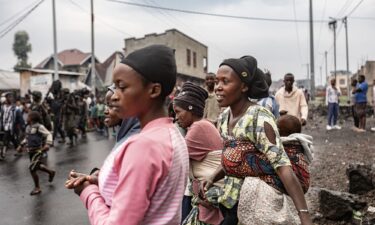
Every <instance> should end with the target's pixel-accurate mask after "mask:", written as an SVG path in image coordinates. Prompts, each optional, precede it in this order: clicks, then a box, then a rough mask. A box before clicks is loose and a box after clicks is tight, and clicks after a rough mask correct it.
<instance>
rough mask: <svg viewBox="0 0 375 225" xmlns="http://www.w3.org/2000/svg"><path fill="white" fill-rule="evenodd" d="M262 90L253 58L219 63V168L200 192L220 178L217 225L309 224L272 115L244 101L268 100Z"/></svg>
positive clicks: (246, 57)
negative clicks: (220, 215)
mask: <svg viewBox="0 0 375 225" xmlns="http://www.w3.org/2000/svg"><path fill="white" fill-rule="evenodd" d="M267 90H268V86H267V84H266V82H265V80H264V76H263V72H262V71H261V70H259V69H258V68H257V60H256V59H255V58H254V57H251V56H244V57H242V58H239V59H226V60H224V61H223V63H221V65H220V67H219V69H218V72H217V77H216V86H215V93H216V95H217V99H218V102H219V105H220V106H221V107H228V108H227V109H226V110H225V111H224V112H223V113H222V114H221V115H220V118H219V120H218V128H219V132H220V134H221V137H222V138H223V139H224V150H223V154H222V165H221V167H219V168H218V169H217V170H216V171H215V173H213V174H212V175H211V176H210V177H208V178H207V180H206V183H205V185H204V186H202V187H201V191H202V192H204V191H206V190H207V188H208V187H210V186H211V184H212V183H213V182H215V181H217V180H218V179H221V178H223V177H224V176H225V180H224V183H225V184H224V192H223V193H224V194H223V195H222V196H221V197H220V198H219V202H220V204H221V205H223V206H225V207H222V208H221V210H222V212H223V214H224V217H225V220H224V221H223V223H222V224H237V223H238V222H239V223H241V224H255V225H257V224H299V223H300V222H301V223H302V224H303V225H306V224H312V222H311V219H310V216H309V213H308V209H307V205H306V201H305V198H304V192H303V190H302V188H301V184H300V183H299V180H298V179H297V177H296V176H295V174H294V172H293V170H292V167H291V162H290V160H289V158H288V155H287V154H286V152H285V151H284V148H283V146H282V143H281V141H280V135H279V132H278V130H277V126H276V122H275V119H274V117H273V115H272V114H271V112H270V111H269V110H266V109H265V108H263V107H261V106H259V105H257V104H256V103H253V102H251V101H250V100H249V98H250V99H260V98H264V97H267V96H268V91H267ZM289 197H290V198H291V200H292V201H293V203H294V206H295V207H293V206H291V204H290V203H289V199H290V198H289ZM288 203H289V204H288ZM293 203H292V205H293ZM237 211H238V212H237ZM297 213H298V216H299V219H298V217H297V216H296V214H297ZM294 215H295V216H294ZM237 216H238V220H239V221H238V220H237V218H236V217H237Z"/></svg>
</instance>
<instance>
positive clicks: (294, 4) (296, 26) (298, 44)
mask: <svg viewBox="0 0 375 225" xmlns="http://www.w3.org/2000/svg"><path fill="white" fill-rule="evenodd" d="M293 15H294V20H295V21H296V20H297V13H296V0H293ZM294 24H295V28H296V29H295V30H296V35H297V48H298V55H299V60H300V64H302V61H303V59H302V50H301V42H300V37H299V29H298V23H297V22H295V23H294ZM301 60H302V61H301Z"/></svg>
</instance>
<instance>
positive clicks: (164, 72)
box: [121, 45, 177, 97]
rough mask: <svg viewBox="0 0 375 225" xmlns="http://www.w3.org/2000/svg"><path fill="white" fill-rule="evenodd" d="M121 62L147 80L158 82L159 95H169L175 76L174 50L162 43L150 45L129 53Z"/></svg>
mask: <svg viewBox="0 0 375 225" xmlns="http://www.w3.org/2000/svg"><path fill="white" fill-rule="evenodd" d="M121 63H123V64H126V65H128V66H130V67H131V68H133V69H134V70H135V71H137V72H138V73H139V74H140V75H141V76H143V77H144V78H145V79H146V80H147V81H150V82H152V83H160V84H161V86H162V93H161V96H163V97H166V96H167V95H169V94H170V93H171V92H172V90H173V88H174V86H175V84H176V76H177V68H176V60H175V57H174V50H173V49H171V48H169V47H167V46H164V45H151V46H148V47H145V48H142V49H139V50H136V51H134V52H132V53H130V54H129V55H128V56H127V57H126V58H124V59H123V60H122V61H121Z"/></svg>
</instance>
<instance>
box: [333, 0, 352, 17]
mask: <svg viewBox="0 0 375 225" xmlns="http://www.w3.org/2000/svg"><path fill="white" fill-rule="evenodd" d="M349 1H350V0H346V2H345V3H344V5H343V6H342V7H341V9H340V10H339V12H338V13H337V16H336V17H340V15H343V14H344V12H345V11H346V10H347V9H348V7H349V6H350V5H351V4H352V3H353V0H352V1H351V2H349Z"/></svg>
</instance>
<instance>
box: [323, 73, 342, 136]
mask: <svg viewBox="0 0 375 225" xmlns="http://www.w3.org/2000/svg"><path fill="white" fill-rule="evenodd" d="M340 95H341V92H340V90H339V89H338V88H337V87H336V79H334V78H333V79H332V80H331V85H330V86H328V87H327V90H326V105H328V124H327V128H326V129H327V130H332V129H337V130H340V129H341V127H340V126H339V125H337V117H338V114H339V96H340Z"/></svg>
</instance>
